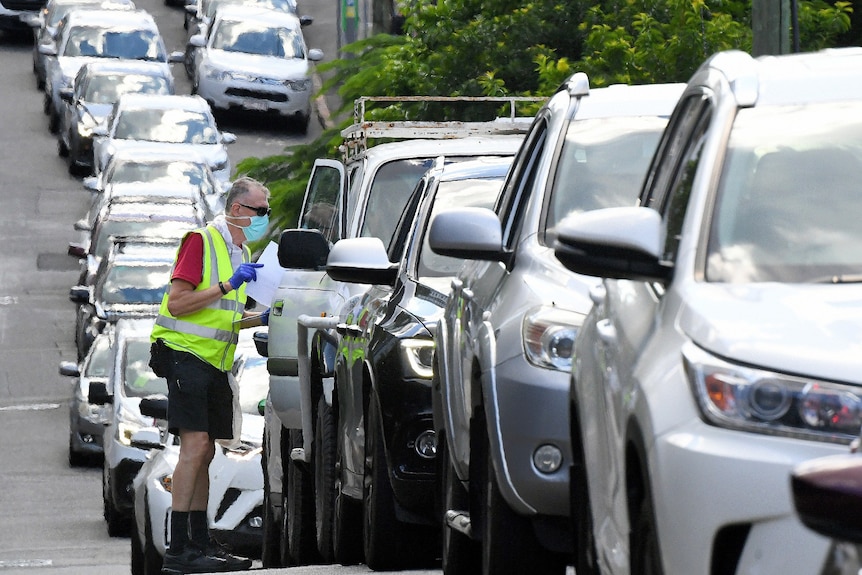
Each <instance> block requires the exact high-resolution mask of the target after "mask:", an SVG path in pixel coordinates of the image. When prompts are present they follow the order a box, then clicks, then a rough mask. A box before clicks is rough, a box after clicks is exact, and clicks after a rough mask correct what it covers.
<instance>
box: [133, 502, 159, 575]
mask: <svg viewBox="0 0 862 575" xmlns="http://www.w3.org/2000/svg"><path fill="white" fill-rule="evenodd" d="M149 509H150V504H149V502H147V503H146V504H145V505H144V513H146V517H145V518H144V575H161V572H162V565H163V564H164V558H163V557H162V556H161V555H160V554H159V552H158V551H157V550H156V546H155V544H154V543H153V524H152V522H151V521H150V513H149ZM133 524H134V522H133ZM132 539H133V540H137V539H138V535H137V533H132Z"/></svg>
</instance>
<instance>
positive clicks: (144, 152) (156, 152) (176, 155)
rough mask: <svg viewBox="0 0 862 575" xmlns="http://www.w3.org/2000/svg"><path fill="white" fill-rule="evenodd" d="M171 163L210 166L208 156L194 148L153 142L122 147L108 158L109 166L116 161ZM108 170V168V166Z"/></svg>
mask: <svg viewBox="0 0 862 575" xmlns="http://www.w3.org/2000/svg"><path fill="white" fill-rule="evenodd" d="M127 162H128V163H135V164H147V163H156V164H162V163H169V162H191V163H193V164H201V165H203V166H205V167H207V168H209V164H207V161H206V158H204V157H203V155H202V154H200V153H198V152H195V151H194V150H188V151H180V150H177V149H174V148H166V147H164V146H159V145H157V144H153V145H152V146H151V147H141V148H134V149H124V148H120V149H119V150H117V151H116V152H115V153H114V154H113V155H111V158H110V159H109V160H108V166H111V165H112V164H115V163H127ZM105 170H106V171H107V170H108V168H107V167H106V168H105Z"/></svg>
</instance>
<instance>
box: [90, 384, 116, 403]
mask: <svg viewBox="0 0 862 575" xmlns="http://www.w3.org/2000/svg"><path fill="white" fill-rule="evenodd" d="M87 401H89V402H90V403H92V404H93V405H106V404H109V403H114V396H113V395H111V394H110V393H108V383H107V382H105V381H91V382H90V389H89V391H88V393H87Z"/></svg>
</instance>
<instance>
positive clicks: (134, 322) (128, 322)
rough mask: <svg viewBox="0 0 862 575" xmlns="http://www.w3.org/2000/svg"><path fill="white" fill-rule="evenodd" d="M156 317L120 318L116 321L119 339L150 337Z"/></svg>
mask: <svg viewBox="0 0 862 575" xmlns="http://www.w3.org/2000/svg"><path fill="white" fill-rule="evenodd" d="M155 323H156V318H155V317H141V318H120V319H118V320H117V321H116V322H115V325H116V328H115V329H116V333H117V338H118V339H127V338H134V339H138V338H141V337H149V335H150V332H152V330H153V325H155Z"/></svg>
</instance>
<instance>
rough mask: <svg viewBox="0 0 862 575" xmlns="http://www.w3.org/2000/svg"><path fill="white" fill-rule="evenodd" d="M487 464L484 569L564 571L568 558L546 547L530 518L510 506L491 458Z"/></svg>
mask: <svg viewBox="0 0 862 575" xmlns="http://www.w3.org/2000/svg"><path fill="white" fill-rule="evenodd" d="M486 453H488V456H487V459H486V464H485V465H486V467H485V475H486V479H485V493H484V495H485V517H484V518H483V519H484V520H483V521H482V523H483V525H482V573H483V574H486V575H491V574H494V575H519V574H522V573H531V574H533V575H540V574H542V575H552V574H553V575H563V574H564V573H565V572H566V563H567V558H566V557H564V556H563V555H561V554H557V553H553V552H551V551H549V550H547V549H545V548H543V547H542V546H541V545H540V544H539V542H538V540H537V539H536V535H535V533H534V532H533V526H532V525H531V523H530V521H529V519H527V518H526V517H523V516H521V515H518V514H517V513H515V512H514V511H512V509H511V508H510V507H509V504H508V503H506V500H505V499H503V495H502V494H501V493H500V486H499V484H498V483H497V477H496V473H494V466H493V464H492V462H491V458H490V449H486Z"/></svg>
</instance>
